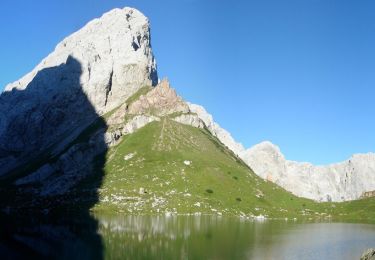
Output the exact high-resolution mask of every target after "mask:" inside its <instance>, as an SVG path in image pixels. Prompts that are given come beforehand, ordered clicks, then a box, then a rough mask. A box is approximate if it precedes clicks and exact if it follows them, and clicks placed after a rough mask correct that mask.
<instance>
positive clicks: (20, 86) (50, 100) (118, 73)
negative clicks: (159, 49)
mask: <svg viewBox="0 0 375 260" xmlns="http://www.w3.org/2000/svg"><path fill="white" fill-rule="evenodd" d="M157 81H158V78H157V72H156V62H155V59H154V56H153V54H152V49H151V42H150V26H149V21H148V19H147V18H146V17H145V16H144V15H143V14H142V13H140V12H139V11H138V10H136V9H132V8H124V9H115V10H112V11H110V12H108V13H106V14H104V15H103V16H102V17H101V18H98V19H94V20H93V21H91V22H89V23H88V24H87V25H86V26H84V27H83V28H82V29H81V30H79V31H77V32H75V33H73V34H72V35H70V36H69V37H67V38H65V39H64V40H63V41H62V42H61V43H59V44H58V45H57V46H56V48H55V50H54V51H53V52H52V53H51V54H49V55H48V56H47V57H46V58H45V59H43V60H42V62H41V63H40V64H38V65H37V66H36V67H35V69H33V70H32V71H31V72H30V73H28V74H27V75H26V76H24V77H22V78H21V79H20V80H17V81H16V82H14V83H11V84H9V85H7V86H6V88H5V91H4V92H3V93H2V94H1V96H0V110H1V111H6V112H5V113H3V112H2V113H1V114H0V176H4V175H7V174H10V173H15V172H17V171H19V170H20V168H22V167H24V166H25V165H27V164H29V163H30V162H31V161H35V160H36V159H37V158H41V157H43V156H44V157H45V156H46V154H45V153H46V152H47V151H48V153H49V154H53V155H58V154H60V153H61V152H62V151H63V150H64V149H65V148H66V147H67V145H68V144H69V143H71V142H72V140H74V139H75V138H76V137H77V136H78V135H79V133H80V132H82V131H83V130H84V129H85V128H86V127H87V126H88V125H90V124H91V123H92V122H93V121H94V120H95V119H96V118H97V117H98V116H100V115H103V114H104V113H106V112H108V111H111V110H112V109H114V108H116V107H117V106H119V105H120V104H122V103H123V101H124V100H126V99H127V98H128V97H130V96H131V95H132V94H134V93H135V92H136V91H138V90H139V89H140V88H141V87H143V86H146V85H147V86H154V85H156V84H157Z"/></svg>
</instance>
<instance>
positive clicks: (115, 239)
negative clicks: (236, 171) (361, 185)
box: [97, 216, 375, 259]
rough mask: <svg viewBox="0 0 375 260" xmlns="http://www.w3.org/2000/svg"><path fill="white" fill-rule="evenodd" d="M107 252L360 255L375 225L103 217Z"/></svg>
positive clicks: (374, 241)
mask: <svg viewBox="0 0 375 260" xmlns="http://www.w3.org/2000/svg"><path fill="white" fill-rule="evenodd" d="M97 219H98V221H99V233H100V234H101V235H102V239H103V243H104V246H105V253H104V254H105V255H106V256H109V257H116V258H117V257H122V258H128V259H130V258H131V259H134V258H135V259H137V258H138V259H139V258H156V259H358V258H359V257H360V255H361V254H362V252H363V251H364V250H365V249H367V248H370V247H375V226H374V225H365V224H340V223H334V224H329V223H308V224H301V223H293V222H283V221H266V222H256V221H241V220H239V219H238V218H224V217H223V218H222V217H209V216H200V217H196V216H195V217H193V216H192V217H184V216H178V217H176V216H171V217H165V216H159V217H157V216H155V217H148V216H126V217H125V216H124V217H118V216H113V217H111V216H100V217H97Z"/></svg>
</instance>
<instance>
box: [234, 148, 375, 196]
mask: <svg viewBox="0 0 375 260" xmlns="http://www.w3.org/2000/svg"><path fill="white" fill-rule="evenodd" d="M241 157H242V159H243V160H244V161H245V162H246V163H247V164H248V165H249V166H250V167H251V168H252V169H253V171H254V172H255V173H256V174H257V175H259V176H260V177H262V178H263V179H266V180H269V181H272V182H274V183H276V184H278V185H279V186H281V187H283V188H285V189H286V190H288V191H290V192H292V193H293V194H295V195H297V196H300V197H305V198H310V199H313V200H317V201H347V200H355V199H359V198H360V197H361V196H362V194H363V193H364V192H366V191H373V190H375V154H374V153H368V154H357V155H353V156H352V157H351V158H350V159H349V160H346V161H344V162H340V163H336V164H331V165H326V166H315V165H313V164H311V163H301V162H295V161H289V160H286V159H285V157H284V155H283V154H282V153H281V152H280V149H279V148H278V147H277V146H275V145H274V144H272V143H270V142H263V143H260V144H258V145H255V146H253V147H252V148H250V149H248V150H246V151H245V152H243V153H242V154H241Z"/></svg>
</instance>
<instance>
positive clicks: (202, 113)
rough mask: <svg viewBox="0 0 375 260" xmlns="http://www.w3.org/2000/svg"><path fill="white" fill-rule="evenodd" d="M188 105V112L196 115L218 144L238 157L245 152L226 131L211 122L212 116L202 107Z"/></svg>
mask: <svg viewBox="0 0 375 260" xmlns="http://www.w3.org/2000/svg"><path fill="white" fill-rule="evenodd" d="M188 105H189V109H190V112H192V113H195V114H197V115H198V117H199V118H200V119H201V120H202V121H203V122H204V124H205V125H206V127H207V129H208V130H209V131H210V132H211V134H212V135H214V136H216V137H217V138H218V139H219V140H220V142H222V143H223V144H224V145H225V146H227V147H228V148H229V149H230V150H231V151H232V152H233V153H234V154H236V155H240V154H241V153H242V152H243V151H244V150H245V149H244V147H243V146H242V144H240V143H237V142H236V141H235V140H234V139H233V137H232V136H231V134H230V133H229V132H228V131H227V130H225V129H223V128H221V127H220V125H219V124H217V123H216V122H215V121H214V120H213V117H212V115H210V114H209V113H208V112H207V111H206V110H205V109H204V107H202V106H200V105H196V104H191V103H188Z"/></svg>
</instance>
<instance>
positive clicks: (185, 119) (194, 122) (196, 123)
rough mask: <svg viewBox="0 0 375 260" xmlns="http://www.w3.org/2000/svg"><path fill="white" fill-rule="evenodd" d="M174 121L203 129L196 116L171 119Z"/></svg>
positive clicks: (201, 122) (190, 115) (200, 121)
mask: <svg viewBox="0 0 375 260" xmlns="http://www.w3.org/2000/svg"><path fill="white" fill-rule="evenodd" d="M173 120H174V121H176V122H178V123H181V124H184V125H191V126H193V127H197V128H204V126H205V125H204V123H203V121H202V120H201V119H200V118H199V117H198V116H197V115H192V114H182V115H180V116H177V117H175V118H173Z"/></svg>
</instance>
